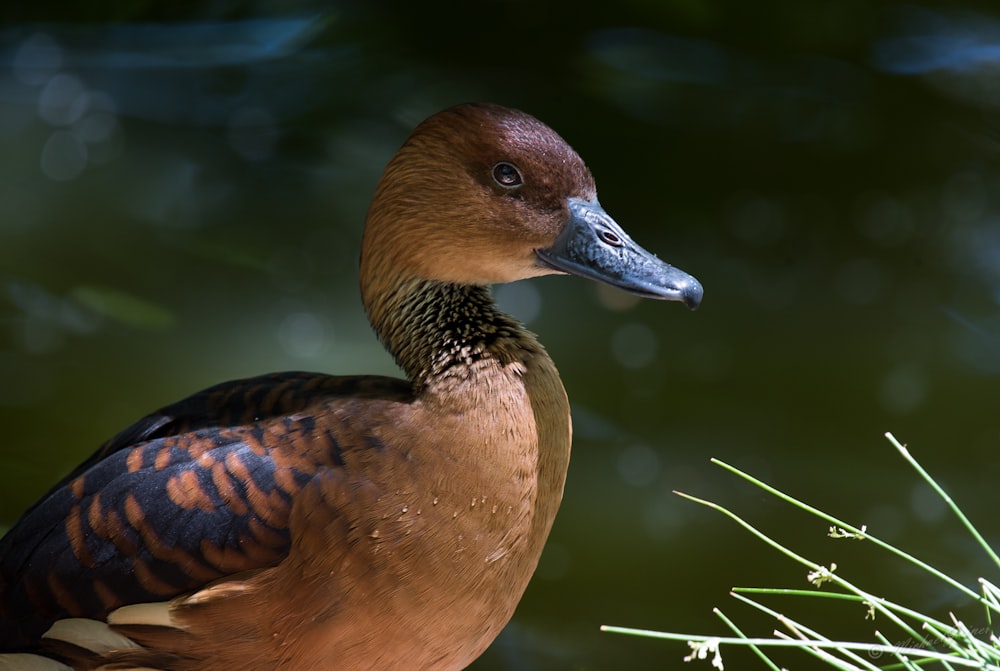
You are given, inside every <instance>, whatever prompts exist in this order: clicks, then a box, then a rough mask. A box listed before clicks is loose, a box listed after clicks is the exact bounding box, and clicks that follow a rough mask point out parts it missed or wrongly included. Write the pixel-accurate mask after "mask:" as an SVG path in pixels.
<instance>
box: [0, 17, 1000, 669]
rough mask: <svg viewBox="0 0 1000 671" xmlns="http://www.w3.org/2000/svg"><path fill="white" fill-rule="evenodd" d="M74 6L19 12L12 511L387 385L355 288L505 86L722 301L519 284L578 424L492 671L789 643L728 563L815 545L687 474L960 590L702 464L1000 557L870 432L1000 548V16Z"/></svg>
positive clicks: (11, 201)
mask: <svg viewBox="0 0 1000 671" xmlns="http://www.w3.org/2000/svg"><path fill="white" fill-rule="evenodd" d="M56 7H57V5H55V4H52V5H51V8H50V7H48V6H47V5H46V4H44V3H42V4H35V5H32V6H31V7H27V6H24V7H22V6H19V5H17V4H9V5H7V6H5V8H4V9H3V10H0V15H2V16H3V17H4V21H3V22H2V24H0V427H3V438H2V447H0V524H9V523H11V522H12V521H13V520H14V519H16V517H17V516H18V515H19V514H20V512H21V511H22V510H23V509H24V508H25V507H26V506H28V505H29V504H30V503H31V502H32V501H33V500H34V499H35V498H37V497H38V496H39V495H40V494H41V493H42V492H43V491H44V490H45V489H46V488H47V486H48V485H49V484H50V483H52V482H53V481H54V480H56V479H57V478H58V477H60V475H62V474H63V473H65V472H66V471H67V470H69V469H70V468H72V467H73V466H74V465H75V464H76V463H78V462H79V461H80V460H82V459H83V458H84V457H85V456H87V455H88V454H89V453H90V452H91V451H92V450H93V449H95V448H96V447H97V446H98V445H99V444H100V443H101V442H102V441H103V440H104V439H106V438H107V437H109V436H110V435H112V434H113V433H115V432H116V431H117V430H119V429H120V428H122V427H124V426H125V425H127V424H128V423H130V422H131V421H133V420H134V419H136V418H138V417H139V416H141V415H143V414H145V413H146V412H148V411H150V410H152V409H154V408H156V407H158V406H160V405H163V404H165V403H168V402H170V401H173V400H176V399H178V398H180V397H182V396H184V395H186V394H189V393H191V392H194V391H196V390H198V389H200V388H202V387H205V386H208V385H210V384H213V383H215V382H219V381H222V380H225V379H230V378H235V377H241V376H248V375H254V374H257V373H263V372H268V371H273V370H282V369H306V370H317V371H325V372H332V373H362V372H366V373H394V370H395V369H394V366H393V364H392V362H391V360H390V359H389V357H388V356H387V355H386V354H385V353H384V352H382V350H381V348H380V347H379V345H378V343H377V342H376V340H375V338H374V336H373V335H372V334H371V333H370V331H369V328H368V325H367V323H366V322H365V319H364V315H363V313H362V310H361V307H360V301H359V299H358V296H357V287H356V278H355V275H356V259H357V253H358V247H359V242H360V235H361V229H362V223H363V219H364V214H365V210H366V207H367V203H368V200H369V198H370V196H371V194H372V193H373V191H374V187H375V183H376V180H377V179H378V176H379V174H380V171H381V169H382V166H383V165H384V163H385V162H386V160H387V159H388V158H389V156H391V154H392V152H393V151H395V149H396V148H397V147H398V146H399V144H400V143H401V142H402V141H403V139H404V138H405V137H406V135H407V134H408V132H409V130H410V129H411V128H412V127H413V126H414V125H415V124H416V123H418V122H419V121H420V120H421V119H423V118H424V117H426V116H428V115H429V114H431V113H433V112H435V111H437V110H439V109H441V108H443V107H446V106H448V105H451V104H454V103H458V102H463V101H468V100H490V101H494V102H498V103H502V104H506V105H510V106H514V107H519V108H521V109H524V110H526V111H528V112H530V113H532V114H534V115H535V116H538V117H539V118H541V119H542V120H543V121H545V122H547V123H548V124H550V125H551V126H553V127H554V128H555V129H556V130H557V131H558V132H559V133H560V134H562V135H563V137H565V138H566V139H567V140H568V141H569V143H570V144H571V145H573V146H574V147H575V148H576V150H577V151H578V152H579V153H580V154H581V155H582V156H583V157H584V159H585V160H586V161H587V162H588V164H589V165H590V167H591V169H592V171H593V173H594V175H595V177H596V179H597V184H598V188H599V192H600V196H601V202H602V203H603V204H604V206H605V208H606V209H607V210H608V211H609V212H610V213H611V214H612V215H613V216H615V217H616V219H617V220H618V222H619V223H620V224H622V226H623V227H624V228H625V229H626V230H628V231H629V232H630V233H631V234H632V236H633V237H634V238H635V239H636V240H637V241H638V242H640V244H643V245H644V246H645V247H647V248H648V249H650V250H652V251H654V252H656V253H657V254H659V255H660V256H661V257H663V258H665V259H667V260H668V261H670V262H671V263H674V264H675V265H677V266H679V267H681V268H683V269H684V270H686V271H688V272H690V273H692V274H693V275H695V276H696V277H698V278H699V279H700V280H701V282H702V283H703V284H704V286H705V292H706V293H705V301H704V304H703V306H702V308H701V310H699V311H698V312H696V313H688V312H687V311H686V310H684V309H683V308H682V307H680V306H678V305H674V304H662V303H655V302H649V301H638V300H633V299H632V298H630V297H627V296H625V295H623V294H619V293H615V292H613V291H611V290H603V289H601V288H598V287H596V286H594V285H591V284H588V283H586V282H583V281H580V280H575V279H567V278H558V277H554V278H544V279H540V280H536V281H532V282H529V283H520V284H518V285H512V286H509V287H502V288H498V290H497V292H496V293H497V297H498V300H500V302H501V303H502V304H503V305H504V306H506V307H507V308H509V309H510V310H512V311H513V312H514V313H515V314H517V315H519V316H520V317H521V318H522V319H524V320H525V321H526V322H527V323H528V324H529V326H530V327H531V329H532V330H534V331H536V332H537V333H539V334H540V336H541V339H542V341H543V342H544V343H545V344H546V346H547V347H548V349H549V351H550V353H551V354H552V356H553V358H554V359H555V360H556V363H557V365H558V366H559V368H560V371H561V373H562V376H563V379H564V382H565V384H566V387H567V390H568V392H569V394H570V398H571V400H572V402H573V409H574V417H575V426H576V440H575V443H574V453H573V459H574V460H573V464H572V466H571V469H570V479H569V483H568V487H567V492H566V498H565V501H564V504H563V509H562V511H561V513H560V517H559V519H558V520H557V522H556V526H555V528H554V530H553V532H552V537H551V540H550V543H549V545H548V546H547V549H546V553H545V556H544V557H543V559H542V564H541V566H540V568H539V571H538V574H537V576H536V578H535V580H534V581H533V583H532V585H531V586H530V587H529V589H528V592H527V594H526V596H525V598H524V600H523V602H522V605H521V608H520V609H519V611H518V613H517V615H516V616H515V618H514V620H513V622H512V623H511V625H510V626H509V627H508V628H507V630H506V631H505V632H504V634H503V635H502V636H501V637H500V639H498V641H497V642H496V644H495V645H494V646H493V647H492V648H491V649H490V650H489V651H488V652H487V653H486V655H484V657H483V658H482V659H481V660H480V661H479V662H477V663H476V664H475V665H474V668H475V669H477V670H479V671H486V670H500V669H518V670H534V669H545V670H548V669H580V670H583V669H592V670H596V669H608V670H610V669H662V668H676V667H677V666H679V665H680V663H681V662H680V659H681V657H682V656H683V655H684V654H686V649H684V648H683V646H681V645H679V644H672V643H664V642H655V641H644V640H638V639H631V638H625V637H621V636H615V635H611V634H601V633H599V632H598V626H599V625H601V624H618V625H627V626H637V627H647V628H661V629H669V630H673V631H691V632H695V631H697V632H713V631H717V632H719V633H723V632H724V629H723V627H722V625H721V624H719V623H718V622H717V621H716V620H715V619H714V617H713V616H712V614H711V609H712V607H713V606H717V605H720V606H725V607H726V611H727V613H729V614H730V616H732V617H735V618H736V619H739V620H740V621H741V622H744V623H746V627H747V631H748V632H749V633H755V634H767V633H768V632H769V631H770V628H771V627H772V625H771V624H769V623H761V624H760V625H759V626H758V625H756V624H755V620H754V618H753V616H752V615H751V614H749V613H747V612H746V611H745V610H741V609H740V608H739V607H738V606H737V605H735V604H733V603H730V602H729V599H728V597H727V591H728V589H729V588H730V587H731V586H733V585H747V584H749V585H765V584H766V585H786V586H789V587H806V586H807V582H806V578H805V573H806V571H805V570H804V569H802V568H800V567H798V566H795V565H793V564H791V563H790V562H788V561H787V560H785V559H784V558H781V557H779V556H777V555H776V554H774V553H773V552H771V551H770V550H768V549H767V548H765V547H764V546H762V545H761V544H759V543H757V542H756V541H754V540H753V539H752V538H750V537H749V536H748V535H746V534H745V533H744V532H742V531H740V530H739V529H738V528H737V527H736V526H735V525H733V524H732V523H731V522H729V521H728V520H725V519H723V518H722V517H721V516H718V515H716V514H713V513H711V512H710V511H707V510H704V509H701V508H699V507H697V506H694V505H693V504H690V503H686V502H684V501H682V500H680V499H679V498H678V497H676V496H674V495H673V494H672V493H671V491H672V490H674V489H680V490H683V491H687V492H690V493H693V494H696V495H699V496H704V497H708V498H713V499H715V500H717V501H720V502H722V503H725V504H726V505H729V506H731V507H733V508H735V509H736V510H738V511H739V512H740V513H741V514H743V515H745V516H747V517H749V518H751V519H752V520H754V521H755V522H757V523H759V524H760V525H762V526H763V527H764V528H765V529H767V530H768V531H770V532H771V533H774V534H775V535H777V536H778V537H780V538H782V539H784V540H786V541H788V542H790V543H792V544H793V545H794V546H795V547H796V548H797V549H799V550H801V551H803V552H806V553H810V554H811V556H813V557H814V558H815V559H817V560H820V561H823V562H830V561H833V562H836V563H837V564H838V566H839V567H840V568H839V571H841V572H843V573H844V574H845V575H846V576H849V577H854V578H857V579H859V580H861V582H862V584H863V585H865V586H866V587H868V588H869V589H873V590H881V591H882V592H883V593H885V594H886V595H888V596H900V595H905V596H906V597H907V598H908V599H909V600H910V603H911V604H912V605H914V606H916V607H919V608H923V609H925V610H927V611H928V612H930V613H932V614H935V615H936V616H938V617H942V618H943V617H945V614H946V613H947V612H948V611H949V610H953V609H955V608H956V607H957V604H958V603H959V602H958V601H957V598H956V595H955V594H953V593H951V592H949V591H946V590H942V589H939V588H938V587H937V586H935V585H932V584H930V583H928V582H927V581H925V580H923V579H922V578H921V577H920V576H919V575H918V574H915V573H913V572H912V570H910V569H901V568H899V567H898V566H895V565H893V564H892V563H891V562H888V561H887V560H885V561H884V560H882V559H878V558H877V555H874V554H873V553H872V551H871V550H870V549H869V548H866V547H864V544H862V543H849V542H846V541H831V540H829V539H827V538H825V532H826V526H825V525H824V524H822V523H820V522H817V521H815V520H813V519H811V518H808V517H804V516H802V515H801V514H796V513H794V512H792V511H789V510H787V509H786V508H785V507H783V506H781V505H780V504H777V503H775V502H774V501H772V500H770V499H768V498H767V497H765V496H764V495H763V494H761V493H760V492H758V491H756V490H754V489H752V488H750V487H748V486H745V485H742V484H740V483H739V482H737V481H736V480H735V479H733V478H732V477H728V476H726V475H725V474H724V473H723V472H722V471H720V470H719V469H717V468H715V467H713V466H711V465H710V464H709V462H708V459H709V457H720V458H723V459H725V460H727V461H730V462H731V463H734V464H736V465H738V466H740V467H743V468H745V469H748V470H750V471H751V472H753V473H754V474H756V475H758V476H760V477H763V478H765V479H767V480H769V481H771V482H773V483H775V484H777V485H779V486H781V487H783V488H785V489H786V490H788V491H790V492H791V493H793V494H796V495H798V496H801V497H805V498H807V499H808V500H809V501H810V502H812V503H814V504H817V505H820V506H823V507H826V508H827V509H828V510H829V511H830V512H833V513H835V514H837V515H839V516H841V517H843V518H845V519H846V520H848V521H850V522H852V523H855V524H857V525H861V524H867V525H868V528H869V530H870V531H872V532H873V533H876V534H878V535H880V536H881V537H883V538H884V539H886V540H889V541H892V542H895V543H897V544H900V545H902V546H903V547H905V548H907V549H909V550H911V551H914V552H917V553H921V554H922V555H924V556H926V557H927V558H928V559H930V560H932V561H935V562H937V563H939V564H940V566H941V567H942V568H945V569H946V570H949V571H951V572H952V573H954V574H956V575H958V576H959V577H961V578H963V579H965V580H973V579H974V578H975V577H976V576H979V575H983V574H984V572H987V570H988V567H987V566H986V564H985V561H984V560H983V559H981V558H980V555H979V553H977V552H976V550H975V549H974V548H973V547H972V546H971V544H970V542H969V541H968V540H967V539H966V536H965V535H964V534H963V533H962V532H960V531H959V529H958V528H957V526H956V525H955V524H954V523H952V522H951V520H950V518H949V517H948V515H947V514H946V513H945V511H944V510H943V508H942V506H941V505H940V503H939V502H938V501H937V500H936V499H935V498H934V497H933V496H932V495H930V493H929V490H928V489H927V488H925V487H923V486H921V485H919V484H918V483H917V479H916V477H915V476H914V475H913V474H912V473H911V472H910V471H909V470H908V468H907V467H906V466H905V465H904V464H903V462H902V460H901V459H899V457H898V456H897V455H896V454H895V453H894V451H893V450H892V448H891V447H890V446H889V444H888V443H887V442H886V441H885V440H884V438H883V437H882V433H883V432H885V431H893V432H894V433H895V434H896V435H897V436H898V437H899V438H900V440H902V441H904V442H908V443H909V444H910V447H911V449H912V451H913V452H914V454H915V455H916V456H917V457H918V458H919V459H920V460H921V461H922V462H923V463H924V464H925V466H926V467H927V468H928V469H929V470H930V471H931V472H933V473H934V474H935V475H936V476H938V477H939V479H940V480H941V481H942V483H943V484H944V485H945V486H946V487H947V488H949V489H950V491H951V492H952V494H953V495H954V496H955V498H956V499H957V500H958V502H959V503H960V504H961V505H962V506H963V507H964V508H965V509H966V511H967V512H968V513H969V514H970V515H971V516H972V517H973V519H974V520H976V521H978V522H979V523H980V524H981V526H982V528H983V530H984V532H985V533H986V535H987V537H988V538H991V539H993V540H996V539H997V535H998V533H1000V520H998V519H997V516H996V514H995V510H996V503H995V499H996V494H995V486H994V484H993V483H995V482H996V481H997V478H998V471H1000V461H998V459H997V458H996V456H995V455H996V452H997V447H998V444H1000V405H998V401H1000V399H998V396H997V389H998V377H997V376H998V373H1000V313H998V301H1000V219H998V215H1000V170H998V167H1000V165H998V149H1000V144H998V141H1000V115H998V111H1000V84H998V82H1000V9H998V8H997V6H996V4H995V3H992V2H981V3H975V2H938V3H926V2H925V3H910V4H904V3H898V4H897V3H870V2H859V1H854V2H851V1H844V0H830V1H827V2H797V1H794V0H765V1H763V2H752V3H748V2H739V1H736V0H732V1H730V2H722V1H721V0H719V1H714V2H713V1H703V0H621V1H619V2H614V3H592V2H574V3H566V4H541V3H537V4H532V3H514V2H502V3H501V2H480V3H455V4H454V5H442V6H437V5H428V4H426V3H399V4H382V3H363V2H343V3H321V2H315V1H310V0H299V1H297V2H296V1H293V2H281V3H279V2H274V1H268V0H261V1H259V2H251V1H242V0H216V1H214V2H204V3H192V2H188V3H174V4H170V5H169V7H168V6H167V5H164V4H162V3H160V4H159V5H154V4H152V3H147V2H140V1H136V0H127V1H126V0H118V1H117V2H111V3H103V4H101V5H98V4H96V3H78V4H77V5H75V6H73V7H70V8H66V7H64V6H61V5H60V6H59V7H60V8H59V9H58V10H56ZM993 577H994V578H995V576H993ZM810 607H811V608H815V606H810ZM810 621H811V622H812V624H814V625H815V626H817V627H825V628H826V630H827V631H829V632H830V633H831V634H841V633H843V634H844V635H854V636H861V637H865V638H868V637H870V636H871V630H872V629H874V628H876V627H877V626H878V624H877V623H876V624H873V623H871V622H865V621H864V620H863V613H861V612H854V611H844V610H843V609H839V610H833V612H831V613H829V614H827V613H824V612H816V613H815V614H814V619H813V620H810ZM970 626H971V625H970ZM737 658H739V655H736V654H733V653H727V656H726V659H727V662H728V663H729V664H728V667H727V668H738V667H734V666H733V665H734V664H735V662H732V661H730V660H731V659H737ZM702 665H703V666H702V668H707V664H705V663H702ZM747 666H748V665H747ZM798 666H799V667H800V668H801V664H799V665H798Z"/></svg>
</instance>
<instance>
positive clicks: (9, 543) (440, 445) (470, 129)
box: [0, 105, 701, 671]
mask: <svg viewBox="0 0 1000 671" xmlns="http://www.w3.org/2000/svg"><path fill="white" fill-rule="evenodd" d="M588 204H593V205H588ZM576 210H580V211H576ZM609 222H610V223H609ZM581 226H582V227H583V232H581V230H580V227H581ZM588 226H589V227H590V229H592V231H593V232H592V234H590V235H589V237H588V234H587V232H586V230H587V227H588ZM602 245H604V246H607V248H608V250H609V252H608V253H607V254H604V253H602V252H601V250H602V249H603V248H602ZM629 245H632V246H634V247H635V249H638V250H639V251H638V252H635V251H634V250H632V249H631V248H630V247H629ZM623 250H624V251H623ZM640 252H641V253H640ZM553 272H573V273H575V274H580V275H585V276H590V277H594V278H595V279H599V280H601V281H606V282H609V283H611V284H615V285H617V286H620V287H622V288H624V289H626V290H631V291H634V292H636V293H640V294H643V295H653V296H654V297H658V298H666V299H672V300H681V301H684V302H686V303H688V304H689V305H692V306H693V305H696V304H697V302H698V301H699V300H700V297H701V287H700V285H698V284H697V282H696V281H695V280H693V278H690V277H689V276H687V275H685V274H683V273H681V272H680V271H677V270H676V269H673V268H671V267H670V266H667V265H666V264H664V263H663V262H660V261H658V260H656V259H655V258H654V257H652V256H651V255H648V253H645V252H644V251H643V250H641V248H638V247H637V246H635V245H634V243H632V242H631V240H630V239H628V237H627V236H626V235H625V234H624V232H622V231H621V230H620V229H618V228H617V225H616V224H614V222H613V220H611V219H610V217H607V215H606V214H604V213H603V210H601V209H600V207H599V206H598V205H596V194H595V193H594V189H593V180H592V178H591V177H590V174H589V172H588V171H587V170H586V168H585V166H584V165H583V163H582V161H580V159H579V157H578V156H576V154H575V153H574V152H572V150H571V149H570V148H569V147H568V145H566V144H565V143H564V142H563V141H562V139H561V138H559V137H558V135H556V134H555V133H554V132H553V131H551V129H548V127H546V126H544V125H543V124H541V123H540V122H538V121H537V120H535V119H534V118H532V117H530V116H528V115H526V114H523V113H521V112H516V111H514V110H508V109H506V108H502V107H498V106H493V105H465V106H459V107H456V108H451V109H450V110H446V111H445V112H442V113H441V114H439V115H435V116H434V117H431V119H429V120H428V121H426V122H424V124H422V125H421V126H420V127H418V128H417V130H416V131H414V134H413V135H412V136H411V137H410V139H409V140H408V141H407V143H406V144H405V145H404V146H403V148H402V149H401V150H400V151H399V153H397V155H396V156H395V157H394V158H393V160H392V161H390V163H389V165H388V166H387V168H386V171H385V174H384V175H383V178H382V180H381V182H380V185H379V188H378V189H377V192H376V195H375V198H374V200H373V203H372V207H371V210H370V211H369V215H368V220H367V224H366V229H365V237H364V242H363V248H362V258H361V286H362V296H363V300H364V303H365V308H366V310H367V312H368V316H369V319H370V320H371V322H372V325H373V327H374V328H375V331H376V333H377V334H378V335H379V337H380V339H381V340H382V342H383V343H384V344H385V345H386V347H387V349H388V350H389V351H390V352H391V353H392V354H393V355H394V357H395V358H396V361H397V362H398V363H399V365H400V367H401V368H402V369H403V371H404V372H405V374H406V379H394V378H387V377H376V376H352V377H333V376H327V375H319V374H314V373H283V374H275V375H271V376H264V377H258V378H252V379H248V380H238V381H233V382H228V383H224V384H222V385H218V386H216V387H213V388H210V389H207V390H205V391H203V392H200V393H198V394H195V395H194V396H192V397H189V398H188V399H185V400H183V401H180V402H178V403H175V404H173V405H170V406H167V407H165V408H163V409H161V410H160V411H158V412H156V413H153V414H152V415H150V416H148V417H146V418H145V419H143V420H140V421H139V422H138V423H136V424H135V425H133V426H132V427H130V428H128V429H126V430H125V431H123V432H122V433H120V434H119V435H118V436H116V437H115V438H113V439H112V440H111V441H109V442H108V443H107V444H106V445H105V446H103V447H102V448H101V449H100V450H99V451H98V452H97V453H95V454H94V455H93V456H92V457H91V458H90V459H88V460H87V461H85V462H84V463H83V464H81V465H80V466H79V467H78V468H77V469H75V470H74V471H73V472H72V473H70V474H69V475H68V476H67V477H66V478H64V479H63V480H62V481H61V482H60V483H59V484H57V485H56V486H55V487H54V488H53V489H52V490H51V491H50V492H49V493H48V494H47V495H46V496H45V497H43V498H42V499H41V500H40V501H39V502H38V503H37V504H35V505H34V506H33V507H32V508H30V509H29V510H28V511H27V512H26V513H25V514H24V516H23V517H22V518H21V519H20V520H19V521H18V522H17V523H16V524H15V525H14V527H13V528H12V529H11V531H10V532H9V533H8V534H7V535H6V536H5V537H4V538H3V539H2V540H0V670H6V669H28V668H42V667H36V666H29V663H35V662H36V661H37V660H39V659H45V660H58V661H53V662H51V663H52V664H54V665H55V666H50V667H45V668H53V669H56V668H62V669H65V668H70V669H94V668H103V667H105V666H107V667H108V668H116V669H128V668H135V669H138V668H146V669H162V670H163V671H222V670H223V669H225V670H229V669H234V668H238V669H247V670H250V671H257V670H260V671H264V670H265V669H266V670H268V671H273V670H275V669H281V670H289V671H291V670H294V671H300V670H301V671H308V670H310V669H381V670H391V669H429V670H436V669H441V670H445V669H461V668H464V667H465V666H466V665H468V664H469V663H471V662H472V661H473V660H474V659H475V658H476V657H478V656H479V655H480V654H481V653H482V652H483V650H485V649H486V647H487V646H488V645H489V644H490V643H491V642H492V641H493V639H494V638H495V637H496V636H497V635H498V634H499V632H500V630H501V629H502V628H503V626H504V625H505V624H506V623H507V622H508V621H509V619H510V618H511V616H512V614H513V612H514V609H515V607H516V605H517V603H518V601H519V600H520V598H521V595H522V594H523V592H524V590H525V588H526V587H527V584H528V581H529V579H530V577H531V575H532V573H533V572H534V570H535V567H536V566H537V563H538V560H539V557H540V555H541V552H542V548H543V546H544V543H545V539H546V537H547V536H548V533H549V530H550V529H551V526H552V523H553V520H554V519H555V515H556V511H557V509H558V507H559V503H560V501H561V498H562V492H563V487H564V483H565V479H566V471H567V467H568V463H569V454H570V443H571V424H570V413H569V403H568V401H567V397H566V392H565V390H564V389H563V385H562V383H561V381H560V378H559V375H558V372H557V371H556V368H555V366H554V364H553V363H552V360H551V359H550V358H549V356H548V355H547V353H546V352H545V350H544V349H543V348H542V346H541V345H540V344H539V343H538V341H537V339H536V338H535V337H534V336H533V335H532V334H530V333H529V332H527V331H526V330H525V329H524V328H523V327H522V326H521V325H520V324H519V323H518V322H517V321H516V320H514V319H513V318H511V317H509V316H507V315H505V314H503V313H502V312H500V311H499V310H498V309H497V308H496V307H495V305H494V304H493V301H492V299H491V297H490V294H489V290H488V285H489V284H492V283H496V282H505V281H511V280H514V279H521V278H524V277H531V276H534V275H541V274H549V273H553ZM657 273H658V274H657ZM60 665H62V666H60Z"/></svg>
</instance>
